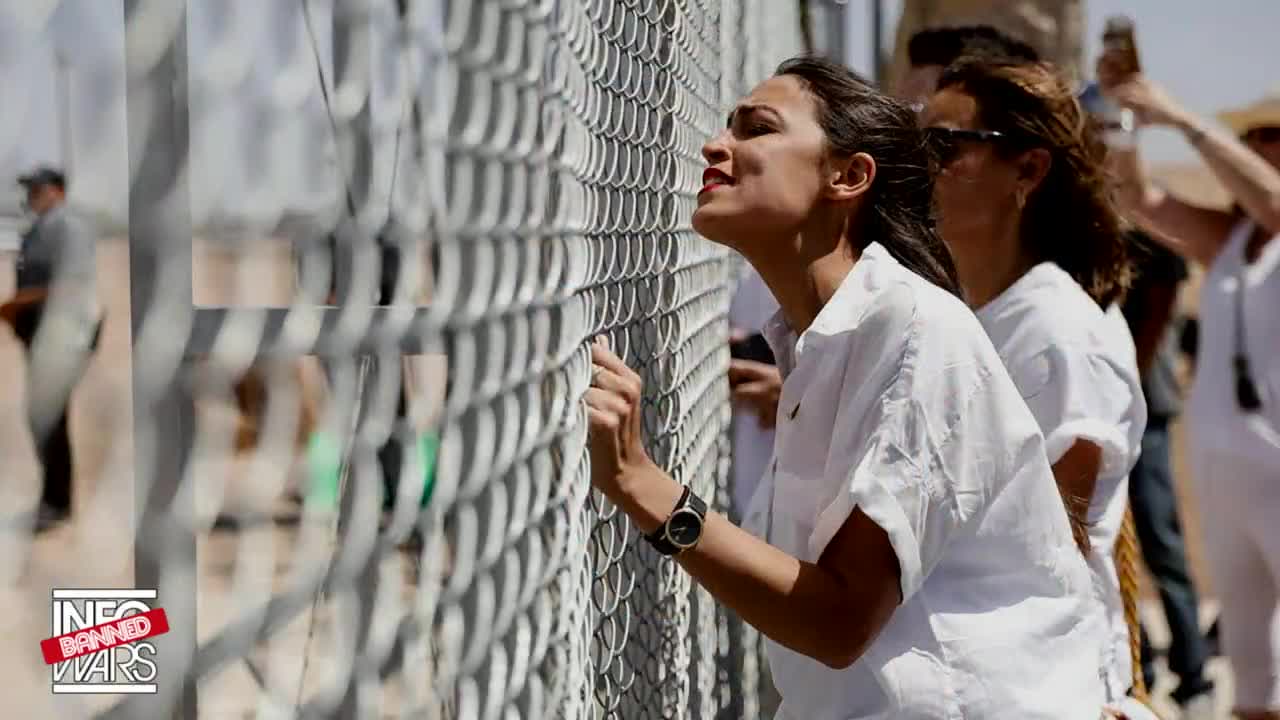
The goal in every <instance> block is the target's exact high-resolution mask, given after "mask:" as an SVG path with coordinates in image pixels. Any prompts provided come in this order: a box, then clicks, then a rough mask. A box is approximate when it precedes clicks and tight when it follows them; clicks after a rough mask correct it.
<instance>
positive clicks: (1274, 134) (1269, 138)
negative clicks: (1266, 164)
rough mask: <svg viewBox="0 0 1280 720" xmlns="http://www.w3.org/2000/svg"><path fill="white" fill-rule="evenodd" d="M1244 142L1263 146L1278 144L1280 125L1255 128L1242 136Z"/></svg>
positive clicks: (1279, 140)
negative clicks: (1257, 143) (1258, 143)
mask: <svg viewBox="0 0 1280 720" xmlns="http://www.w3.org/2000/svg"><path fill="white" fill-rule="evenodd" d="M1243 139H1244V141H1245V142H1249V141H1251V140H1252V141H1254V142H1260V143H1264V144H1268V145H1269V144H1271V143H1274V142H1280V125H1277V126H1271V125H1268V126H1267V127H1256V128H1253V129H1252V130H1250V131H1249V132H1247V133H1245V134H1244V136H1243Z"/></svg>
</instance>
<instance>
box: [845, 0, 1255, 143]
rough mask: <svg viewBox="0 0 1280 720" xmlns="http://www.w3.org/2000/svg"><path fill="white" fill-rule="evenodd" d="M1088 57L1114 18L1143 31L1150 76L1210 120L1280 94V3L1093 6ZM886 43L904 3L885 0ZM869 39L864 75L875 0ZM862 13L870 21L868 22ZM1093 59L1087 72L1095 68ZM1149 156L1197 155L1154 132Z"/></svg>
mask: <svg viewBox="0 0 1280 720" xmlns="http://www.w3.org/2000/svg"><path fill="white" fill-rule="evenodd" d="M1085 2H1086V13H1087V14H1088V31H1087V32H1088V34H1087V36H1086V40H1087V43H1086V48H1085V52H1086V55H1087V57H1088V58H1093V57H1095V56H1096V55H1097V52H1098V45H1099V37H1100V36H1101V35H1102V27H1103V24H1104V23H1105V21H1106V18H1107V17H1108V16H1109V15H1113V14H1118V13H1119V14H1124V15H1128V16H1129V17H1132V18H1134V20H1135V21H1136V24H1137V35H1138V50H1139V52H1140V53H1141V54H1142V62H1143V65H1144V68H1145V69H1146V71H1147V73H1148V75H1150V76H1151V77H1153V78H1155V79H1156V80H1158V81H1159V82H1161V83H1162V84H1164V86H1165V87H1166V88H1167V89H1168V90H1169V91H1170V92H1171V93H1172V94H1173V95H1174V96H1175V97H1177V98H1178V99H1180V100H1181V101H1182V102H1183V103H1184V104H1186V105H1187V106H1188V107H1190V108H1191V109H1192V110H1194V111H1195V112H1198V113H1202V114H1206V115H1208V114H1212V113H1214V112H1216V111H1218V110H1221V109H1224V108H1228V107H1232V106H1235V105H1243V104H1245V103H1249V102H1252V101H1253V100H1256V99H1258V98H1259V97H1261V96H1262V95H1263V94H1265V93H1267V92H1268V91H1270V92H1275V93H1280V49H1277V44H1278V43H1280V37H1278V36H1280V0H1212V1H1207V0H1085ZM884 4H885V17H886V20H885V22H886V27H885V32H884V37H885V42H892V40H893V34H894V28H895V27H896V25H897V20H898V14H899V13H900V12H901V6H902V2H901V0H884ZM849 6H850V10H851V12H852V13H853V14H854V18H853V21H854V22H855V23H857V25H855V27H856V28H860V29H861V30H862V32H856V31H855V32H854V33H852V35H851V37H850V38H849V47H850V52H851V57H852V58H853V62H854V64H855V65H858V69H859V70H862V71H864V72H867V71H869V70H870V69H871V57H872V55H871V50H870V47H871V43H870V33H871V30H870V22H871V0H849ZM860 13H862V16H861V17H863V18H865V21H860V19H859V17H858V15H859V14H860ZM1091 64H1092V61H1091V60H1090V62H1089V63H1087V65H1091ZM1145 135H1146V137H1144V138H1143V140H1142V143H1143V150H1144V151H1145V154H1146V156H1147V158H1149V159H1150V160H1151V161H1152V162H1160V163H1165V162H1190V161H1194V159H1195V154H1194V153H1193V151H1191V150H1190V148H1188V147H1187V145H1186V143H1185V142H1184V141H1183V140H1182V138H1181V137H1179V136H1178V135H1177V134H1174V133H1170V132H1166V131H1159V130H1156V131H1150V132H1147V133H1145Z"/></svg>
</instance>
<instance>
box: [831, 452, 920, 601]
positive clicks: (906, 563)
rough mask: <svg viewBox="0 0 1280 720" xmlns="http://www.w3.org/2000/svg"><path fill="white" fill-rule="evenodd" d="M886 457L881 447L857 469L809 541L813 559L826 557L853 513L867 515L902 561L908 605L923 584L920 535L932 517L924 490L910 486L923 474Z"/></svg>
mask: <svg viewBox="0 0 1280 720" xmlns="http://www.w3.org/2000/svg"><path fill="white" fill-rule="evenodd" d="M886 454H887V453H886V451H885V450H884V448H883V446H882V445H880V444H877V445H876V446H874V447H872V448H871V450H870V452H868V453H867V455H866V457H865V459H864V460H863V462H861V463H860V464H859V465H858V466H857V467H856V468H854V469H853V471H852V472H851V473H850V474H849V480H848V484H847V486H846V487H845V488H844V489H843V490H842V491H841V492H839V493H837V495H836V497H835V499H834V500H833V501H832V502H831V504H830V505H829V506H827V508H826V509H825V510H823V511H822V512H821V513H820V514H819V515H818V520H817V523H816V524H815V526H814V530H813V534H812V536H811V537H810V538H809V550H810V554H811V556H812V557H821V556H822V551H823V550H824V549H826V547H827V544H828V543H830V542H831V539H832V538H834V537H835V535H836V533H837V532H839V531H840V528H841V527H843V526H844V524H845V521H847V520H848V519H849V516H850V515H852V514H853V510H854V508H858V509H860V510H862V512H863V514H865V515H866V516H867V517H868V518H870V519H871V521H872V522H874V523H875V524H876V525H878V526H879V527H880V529H881V530H884V532H885V534H886V535H888V536H889V544H890V545H891V546H892V547H893V552H894V554H895V555H897V557H898V568H899V572H900V574H901V578H900V589H901V590H902V600H903V602H906V601H907V599H908V598H910V597H911V596H912V595H914V594H915V592H916V591H917V590H919V589H920V586H921V584H923V582H924V570H923V568H924V563H923V561H922V558H921V554H920V533H921V531H922V530H923V528H922V527H921V526H922V524H923V523H925V522H927V517H928V515H929V513H928V511H927V508H926V507H925V503H924V502H922V501H923V500H924V498H922V497H921V489H922V486H921V485H920V484H919V483H913V482H911V481H910V478H913V477H915V476H917V475H918V471H917V470H916V469H915V468H914V467H913V465H912V464H911V463H910V462H908V460H907V458H905V457H901V456H899V458H898V460H897V461H896V462H895V461H893V460H892V459H889V458H886V457H885V455H886ZM885 460H889V461H888V462H885ZM913 518H914V519H915V522H913V521H912V519H913Z"/></svg>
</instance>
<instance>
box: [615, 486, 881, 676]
mask: <svg viewBox="0 0 1280 720" xmlns="http://www.w3.org/2000/svg"><path fill="white" fill-rule="evenodd" d="M681 492H682V488H681V486H680V485H679V484H678V483H677V482H676V481H675V480H673V479H672V478H671V477H669V476H668V475H667V474H666V473H664V472H662V471H661V470H660V469H658V468H656V467H654V468H653V469H652V470H651V471H649V472H647V473H646V476H645V477H639V478H635V479H634V481H633V482H631V483H629V484H628V486H627V487H626V488H625V490H624V491H623V492H622V493H621V494H620V496H619V497H615V498H611V499H613V501H614V503H615V504H616V505H618V507H619V508H621V509H622V510H623V511H624V512H626V513H627V515H628V516H630V517H631V520H632V522H633V524H634V525H635V526H636V527H637V529H639V530H640V532H642V533H645V534H648V533H650V532H653V531H654V530H655V529H656V528H658V527H659V526H660V525H661V524H662V523H663V522H665V521H666V519H667V517H668V515H670V513H671V511H672V509H674V507H675V505H676V503H677V502H678V501H679V499H680V494H681ZM677 560H678V562H679V563H680V564H681V565H682V566H683V567H684V568H685V570H687V571H688V572H689V574H690V575H692V576H693V577H694V579H696V580H697V581H698V582H699V583H700V584H701V585H702V586H703V587H705V588H706V589H707V590H708V591H709V592H710V593H711V594H712V595H713V596H714V597H715V598H716V599H717V600H718V601H720V602H721V603H723V604H725V605H727V606H728V607H730V608H732V609H733V610H734V611H735V612H737V613H738V614H739V615H740V616H741V617H742V619H743V620H745V621H746V622H747V623H749V624H751V625H752V626H753V627H755V628H756V629H757V630H759V631H760V632H762V633H764V634H765V635H766V636H768V637H769V638H770V639H772V640H774V641H775V642H777V643H779V644H781V645H784V646H786V647H788V648H790V649H791V650H794V651H795V652H798V653H801V654H803V655H806V656H808V657H811V658H813V659H815V660H817V661H819V662H822V663H823V664H825V665H828V666H830V667H835V668H840V667H847V666H848V665H849V664H851V663H852V662H853V661H854V660H856V659H857V657H858V656H859V655H861V654H862V652H863V651H864V650H865V649H866V646H867V645H869V644H870V642H871V640H873V639H874V636H875V635H876V631H875V630H874V629H872V628H871V627H867V625H868V621H869V619H870V618H869V616H870V615H872V613H869V612H863V611H862V608H861V607H860V602H859V594H858V591H857V589H855V588H852V587H848V583H847V581H846V580H845V579H843V578H842V577H840V576H839V575H837V574H836V573H833V572H830V571H829V570H827V569H825V568H823V567H821V566H819V565H817V564H814V563H807V562H801V561H800V560H798V559H796V558H794V557H792V556H791V555H788V554H787V553H785V552H783V551H782V550H779V549H778V548H776V547H774V546H772V545H770V544H768V543H766V542H764V541H763V540H760V539H759V538H757V537H755V536H754V535H752V534H751V533H748V532H747V531H745V530H743V529H742V528H739V527H738V526H736V525H734V524H733V523H731V522H729V520H728V519H727V518H725V517H724V516H723V515H720V514H719V513H715V512H708V513H707V518H706V522H705V524H704V527H703V533H702V538H701V540H700V541H699V542H698V545H697V546H696V547H695V548H693V549H692V550H689V551H686V552H684V553H682V554H680V555H679V556H677ZM867 580H868V582H869V583H871V582H874V581H875V579H874V578H867Z"/></svg>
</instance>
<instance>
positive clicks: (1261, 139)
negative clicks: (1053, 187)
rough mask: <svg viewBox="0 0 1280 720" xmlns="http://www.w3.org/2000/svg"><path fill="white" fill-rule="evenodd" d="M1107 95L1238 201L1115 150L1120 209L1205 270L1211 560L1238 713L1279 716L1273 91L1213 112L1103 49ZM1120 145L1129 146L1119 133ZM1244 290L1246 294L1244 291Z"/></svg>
mask: <svg viewBox="0 0 1280 720" xmlns="http://www.w3.org/2000/svg"><path fill="white" fill-rule="evenodd" d="M1098 78H1099V81H1100V84H1101V85H1102V87H1103V89H1104V91H1105V92H1107V93H1108V94H1109V95H1110V96H1111V97H1112V98H1113V99H1115V100H1116V101H1117V102H1118V103H1119V104H1121V105H1123V106H1126V107H1128V108H1130V109H1132V110H1133V111H1134V113H1135V115H1136V116H1137V119H1138V121H1139V123H1140V124H1141V125H1146V126H1164V127H1169V128H1173V129H1176V130H1179V131H1181V133H1182V134H1183V135H1184V136H1186V138H1187V140H1188V141H1189V142H1190V143H1191V145H1192V146H1193V147H1194V148H1195V149H1196V150H1197V151H1198V152H1199V153H1200V156H1201V157H1202V158H1203V159H1204V162H1205V164H1206V165H1207V166H1208V167H1209V169H1210V170H1212V171H1213V173H1214V175H1215V176H1216V177H1217V178H1218V180H1219V181H1221V182H1222V184H1223V185H1224V186H1225V187H1226V189H1227V190H1228V191H1229V192H1230V194H1231V195H1232V196H1233V197H1234V198H1235V206H1234V207H1233V208H1232V209H1230V210H1213V209H1208V208H1202V207H1197V206H1195V205H1191V204H1189V203H1186V202H1182V201H1180V200H1178V199H1176V198H1174V197H1173V196H1172V195H1170V194H1168V193H1166V192H1164V191H1162V190H1160V189H1158V188H1156V187H1154V186H1153V185H1152V184H1150V183H1149V182H1148V181H1147V179H1146V177H1145V176H1144V173H1143V172H1142V166H1141V163H1140V161H1139V159H1138V154H1137V151H1136V150H1135V149H1133V148H1132V147H1117V148H1115V149H1114V150H1113V153H1112V154H1113V157H1114V159H1115V167H1116V170H1117V174H1118V175H1119V178H1120V180H1121V183H1122V184H1121V193H1120V197H1121V200H1122V204H1123V206H1124V209H1125V211H1126V212H1127V213H1128V214H1129V216H1130V217H1131V218H1132V219H1133V220H1134V222H1136V223H1137V224H1139V225H1141V226H1142V227H1143V229H1145V230H1147V231H1148V233H1149V234H1151V235H1152V236H1153V237H1154V238H1156V239H1157V240H1159V241H1161V242H1163V243H1164V244H1165V245H1167V246H1168V247H1169V248H1170V249H1172V250H1174V251H1175V252H1178V253H1180V254H1181V255H1183V257H1185V258H1187V259H1188V260H1195V261H1198V262H1199V263H1201V264H1202V265H1203V266H1204V267H1205V268H1206V273H1205V276H1204V280H1203V283H1202V285H1201V290H1200V303H1199V315H1200V321H1199V327H1200V342H1199V347H1198V351H1197V355H1196V372H1195V380H1194V382H1193V383H1192V387H1191V393H1190V396H1189V397H1188V401H1187V406H1186V409H1185V411H1184V416H1185V417H1186V418H1187V429H1188V433H1187V438H1188V445H1189V448H1190V458H1191V466H1192V469H1193V474H1194V478H1195V485H1196V487H1197V489H1198V491H1199V492H1198V493H1197V494H1198V497H1197V500H1198V506H1199V516H1200V518H1201V527H1202V531H1203V535H1204V547H1205V554H1206V558H1207V560H1208V562H1207V566H1208V568H1209V571H1210V573H1211V575H1212V576H1213V587H1214V590H1215V592H1216V593H1217V595H1218V599H1219V601H1220V603H1221V614H1220V618H1221V619H1220V627H1221V632H1222V647H1223V651H1224V653H1225V654H1226V655H1227V657H1229V658H1230V659H1231V663H1232V669H1233V671H1234V673H1235V685H1236V694H1235V706H1236V710H1235V712H1236V715H1237V716H1238V717H1240V718H1243V720H1277V719H1280V529H1278V528H1277V524H1276V522H1275V520H1276V518H1278V517H1280V239H1278V238H1280V97H1273V98H1270V99H1266V100H1263V101H1261V102H1258V103H1255V104H1254V105H1252V106H1250V107H1247V108H1243V109H1241V110H1238V111H1234V112H1229V113H1224V114H1223V115H1222V116H1220V119H1221V120H1222V122H1223V124H1224V125H1226V126H1227V128H1228V129H1229V131H1224V130H1220V129H1218V128H1216V127H1212V126H1211V125H1210V124H1209V123H1207V122H1206V121H1205V120H1203V119H1201V118H1198V117H1196V116H1195V115H1193V114H1191V113H1190V112H1188V111H1187V110H1186V109H1185V108H1183V107H1181V106H1180V105H1179V104H1178V103H1177V101H1175V100H1174V99H1173V98H1171V97H1170V96H1169V95H1168V94H1167V93H1166V92H1165V91H1164V90H1163V89H1161V88H1160V87H1159V86H1158V85H1156V84H1155V83H1154V82H1152V81H1151V80H1149V79H1148V78H1146V77H1145V76H1143V75H1141V74H1133V73H1129V72H1126V62H1125V58H1123V57H1121V56H1119V55H1118V53H1116V52H1114V51H1112V52H1110V53H1106V54H1104V55H1103V56H1102V58H1101V60H1100V61H1099V64H1098ZM1126 145H1131V144H1130V143H1126ZM1241 288H1243V290H1241Z"/></svg>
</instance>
